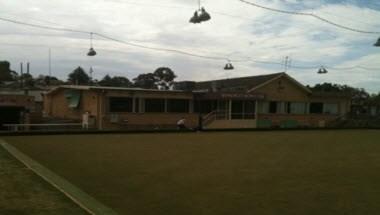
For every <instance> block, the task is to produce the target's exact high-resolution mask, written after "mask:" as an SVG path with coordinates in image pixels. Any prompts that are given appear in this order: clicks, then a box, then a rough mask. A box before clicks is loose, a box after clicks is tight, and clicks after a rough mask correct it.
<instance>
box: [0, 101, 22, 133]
mask: <svg viewBox="0 0 380 215" xmlns="http://www.w3.org/2000/svg"><path fill="white" fill-rule="evenodd" d="M23 110H24V108H23V107H0V130H6V129H7V128H6V127H5V126H3V124H17V123H20V117H21V112H22V111H23Z"/></svg>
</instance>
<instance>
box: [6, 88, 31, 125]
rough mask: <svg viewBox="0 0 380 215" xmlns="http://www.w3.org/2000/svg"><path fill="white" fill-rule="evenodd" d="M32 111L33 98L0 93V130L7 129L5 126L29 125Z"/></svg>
mask: <svg viewBox="0 0 380 215" xmlns="http://www.w3.org/2000/svg"><path fill="white" fill-rule="evenodd" d="M34 111H35V102H34V97H33V96H28V95H16V94H2V93H0V130H7V129H9V128H7V127H6V126H5V125H6V124H19V123H29V122H30V120H31V112H34Z"/></svg>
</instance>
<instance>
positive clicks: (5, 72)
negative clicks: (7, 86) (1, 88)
mask: <svg viewBox="0 0 380 215" xmlns="http://www.w3.org/2000/svg"><path fill="white" fill-rule="evenodd" d="M10 66H11V64H10V63H9V62H8V61H0V82H4V81H16V80H17V73H16V72H15V71H13V70H11V69H10Z"/></svg>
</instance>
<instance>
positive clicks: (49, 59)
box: [49, 48, 51, 77]
mask: <svg viewBox="0 0 380 215" xmlns="http://www.w3.org/2000/svg"><path fill="white" fill-rule="evenodd" d="M49 77H51V49H50V48H49Z"/></svg>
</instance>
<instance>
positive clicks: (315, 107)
mask: <svg viewBox="0 0 380 215" xmlns="http://www.w3.org/2000/svg"><path fill="white" fill-rule="evenodd" d="M310 113H314V114H321V113H323V103H322V102H312V103H310Z"/></svg>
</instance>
